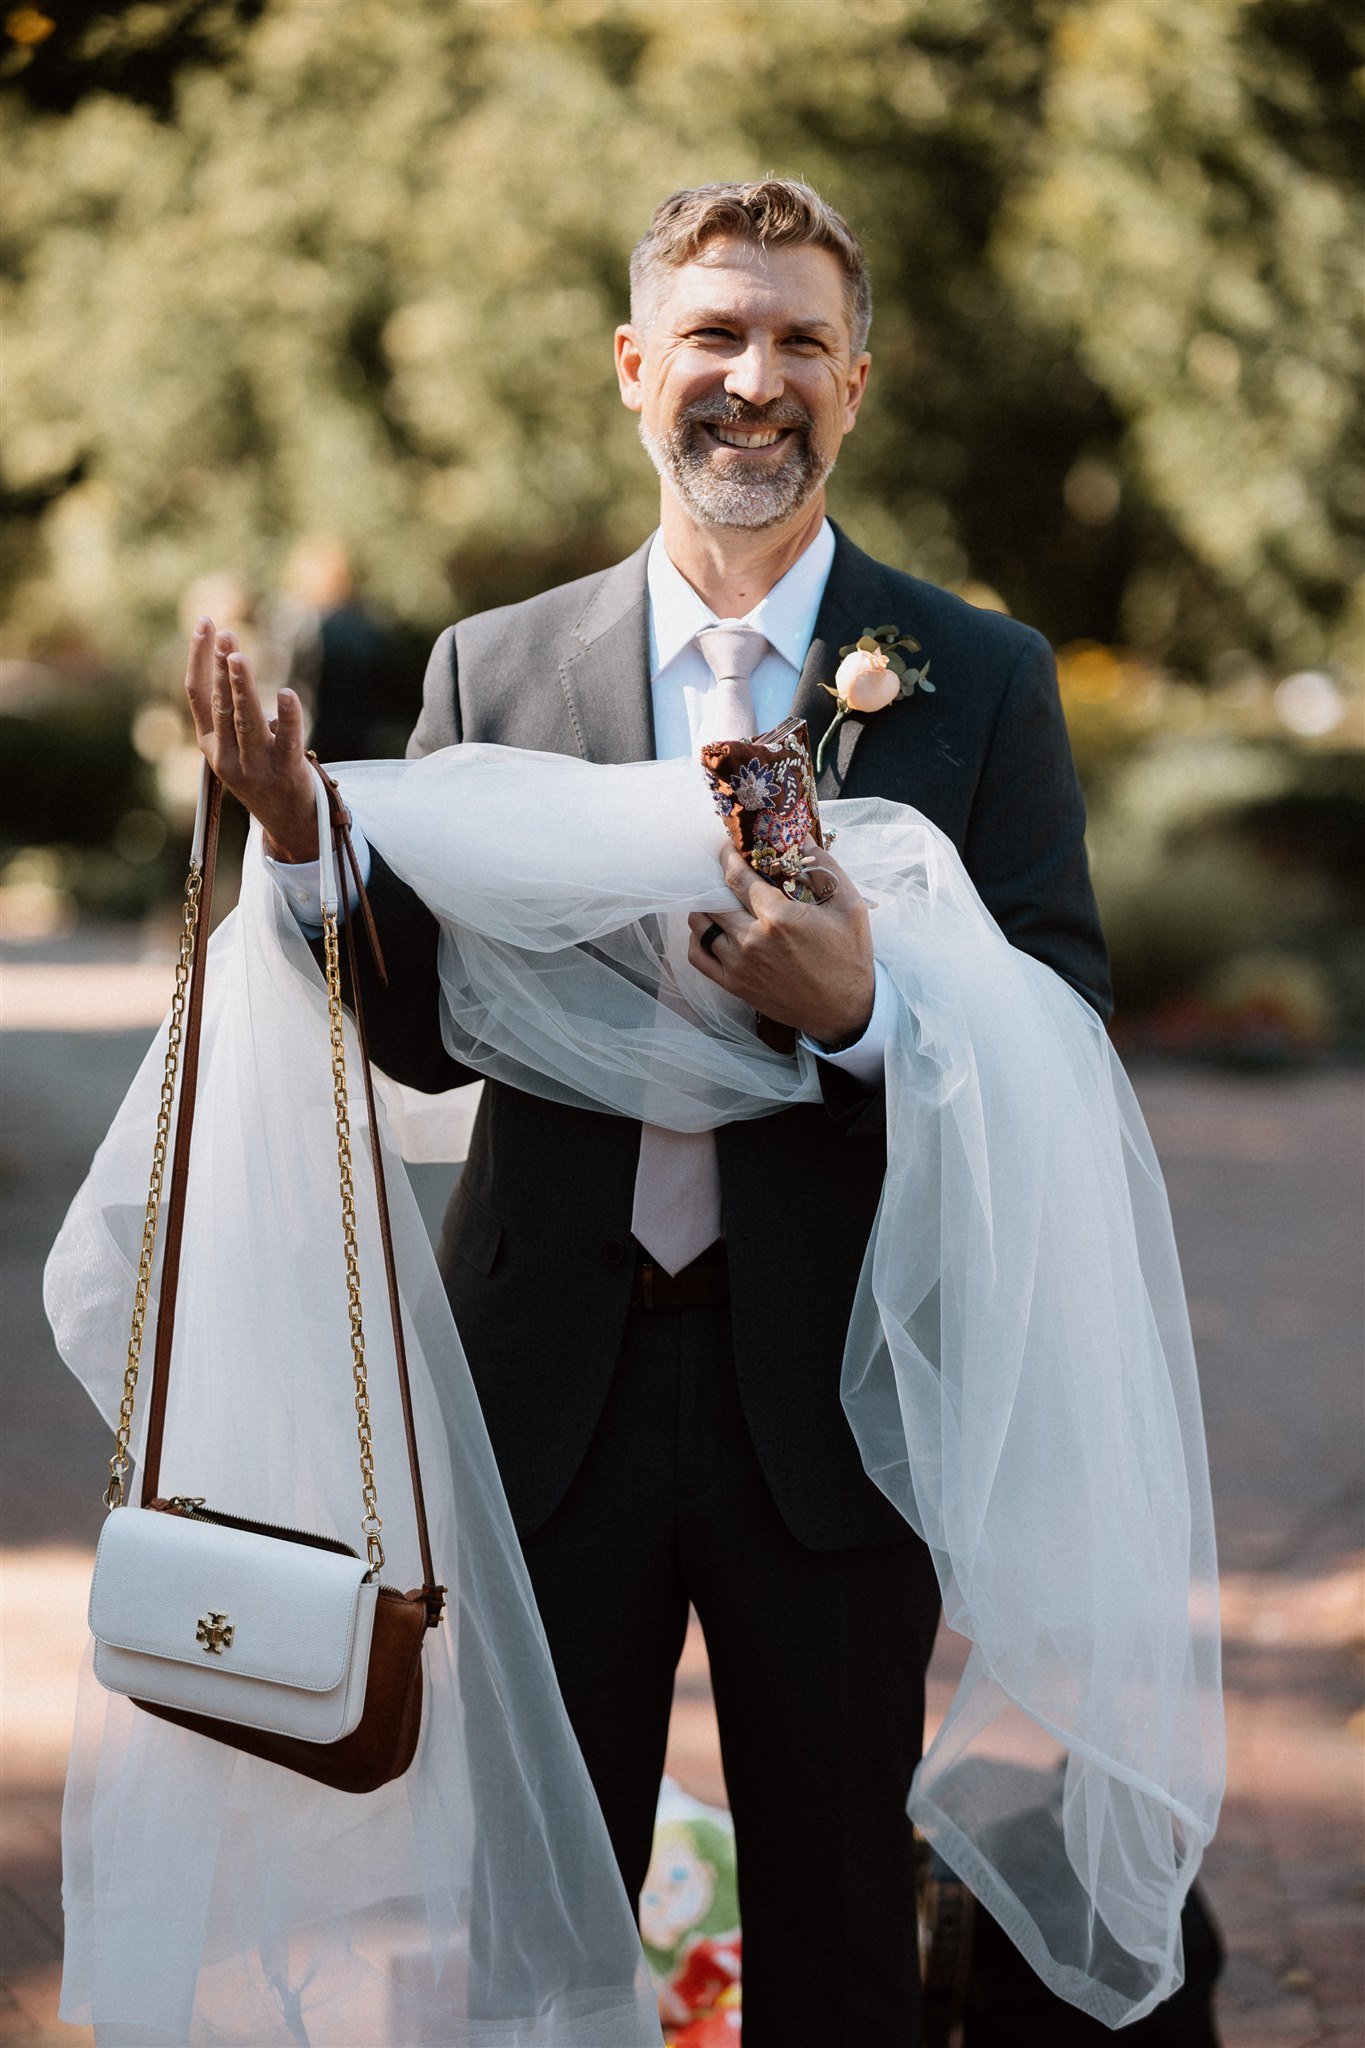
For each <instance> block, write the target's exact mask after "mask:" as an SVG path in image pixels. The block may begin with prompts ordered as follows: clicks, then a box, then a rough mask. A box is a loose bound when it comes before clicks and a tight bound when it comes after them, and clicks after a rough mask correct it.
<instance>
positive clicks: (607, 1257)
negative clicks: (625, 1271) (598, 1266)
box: [602, 1237, 628, 1266]
mask: <svg viewBox="0 0 1365 2048" xmlns="http://www.w3.org/2000/svg"><path fill="white" fill-rule="evenodd" d="M627 1250H628V1246H627V1244H626V1241H625V1239H624V1238H623V1237H609V1238H608V1239H607V1240H606V1242H605V1243H604V1245H603V1246H602V1264H603V1265H604V1266H619V1265H620V1264H621V1262H622V1261H623V1260H624V1258H625V1256H626V1252H627Z"/></svg>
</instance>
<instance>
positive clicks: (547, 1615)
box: [524, 1308, 939, 2048]
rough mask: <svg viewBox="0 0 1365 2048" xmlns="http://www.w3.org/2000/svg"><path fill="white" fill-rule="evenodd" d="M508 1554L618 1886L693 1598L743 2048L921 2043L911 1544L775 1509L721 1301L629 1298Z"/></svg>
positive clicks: (630, 1876)
mask: <svg viewBox="0 0 1365 2048" xmlns="http://www.w3.org/2000/svg"><path fill="white" fill-rule="evenodd" d="M524 1548H525V1553H526V1561H527V1565H528V1567H529V1569H530V1574H531V1579H532V1583H533V1585H534V1587H535V1592H536V1598H537V1601H538V1602H539V1605H540V1611H541V1615H542V1617H543V1619H544V1623H545V1628H546V1633H547V1635H548V1637H549V1641H550V1648H551V1651H552V1653H553V1656H554V1661H555V1668H556V1670H557V1672H558V1675H559V1680H560V1685H561V1687H562V1690H563V1694H564V1699H565V1703H566V1705H567V1707H568V1711H569V1716H570V1719H571V1720H572V1722H573V1726H574V1729H575V1731H576V1733H577V1735H578V1739H579V1742H580V1744H581V1746H582V1749H583V1754H584V1757H585V1759H586V1761H587V1765H588V1769H589V1772H590V1773H591V1776H592V1780H593V1783H594V1785H595V1786H596V1789H597V1794H598V1798H599V1800H600V1801H601V1805H602V1810H603V1813H604V1815H605V1817H606V1822H607V1826H608V1829H609V1830H610V1833H611V1839H612V1843H613V1846H614V1848H615V1851H616V1856H617V1860H618V1862H619V1864H620V1867H621V1872H622V1875H623V1877H624V1879H625V1883H626V1889H627V1892H628V1893H629V1896H630V1897H631V1899H632V1900H637V1899H638V1897H639V1893H640V1890H641V1888H642V1886H643V1883H644V1878H645V1873H646V1869H647V1867H648V1864H649V1858H650V1844H651V1836H652V1832H653V1824H654V1809H655V1802H656V1798H657V1794H658V1788H659V1781H660V1777H661V1774H662V1771H663V1764H664V1748H665V1743H666V1740H667V1735H668V1718H669V1709H670V1705H671V1702H672V1696H673V1678H674V1672H675V1669H676V1667H677V1663H678V1658H679V1655H680V1653H681V1650H682V1644H683V1637H684V1634H685V1632H686V1628H687V1618H688V1603H689V1601H691V1603H692V1604H693V1605H694V1606H695V1608H696V1610H697V1614H698V1617H699V1619H700V1621H701V1625H702V1629H703V1631H704V1634H705V1638H706V1646H707V1652H708V1656H709V1659H710V1664H711V1677H712V1684H713V1688H714V1691H715V1699H716V1712H717V1717H718V1720H719V1725H720V1739H721V1752H722V1758H723V1762H724V1767H725V1781H726V1786H727V1789H728V1793H729V1800H730V1807H731V1811H732V1813H733V1816H734V1822H735V1834H736V1844H737V1850H738V1858H739V1892H740V1915H741V1920H742V1925H743V1943H744V1963H743V1982H744V2036H743V2038H744V2042H745V2048H855V2044H856V2048H910V2044H914V2043H918V2042H919V2041H920V2038H921V2033H920V2016H919V1975H918V1962H917V1955H916V1930H915V1906H914V1879H913V1861H912V1843H911V1829H910V1823H909V1821H908V1819H907V1818H906V1814H905V1799H906V1793H907V1791H908V1788H909V1784H910V1777H911V1773H912V1772H913V1770H914V1767H915V1764H916V1762H917V1761H918V1758H919V1754H920V1747H921V1740H922V1735H923V1723H924V1669H925V1665H926V1664H927V1662H928V1658H929V1652H930V1649H931V1647H932V1644H933V1638H934V1631H935V1627H936V1625H937V1620H938V1613H939V1596H938V1586H937V1582H936V1580H935V1577H934V1571H933V1566H932V1563H931V1561H930V1558H929V1553H928V1551H927V1550H926V1549H925V1548H924V1546H923V1544H921V1543H920V1542H919V1541H918V1540H917V1539H914V1538H911V1539H910V1540H908V1541H907V1542H905V1543H903V1544H902V1543H893V1544H883V1545H878V1546H875V1547H871V1548H867V1549H856V1550H833V1551H829V1550H826V1551H816V1550H809V1549H807V1548H806V1547H805V1546H804V1545H802V1544H800V1543H798V1542H797V1541H796V1539H795V1537H793V1536H792V1535H791V1534H790V1532H789V1531H788V1529H787V1527H786V1525H785V1523H784V1522H783V1521H782V1519H781V1517H780V1516H779V1514H778V1512H777V1509H776V1507H775V1506H774V1505H773V1501H772V1497H771V1495H770V1493H769V1491H768V1488H767V1485H766V1482H765V1481H764V1478H763V1475H762V1472H761V1470H760V1467H759V1464H758V1460H757V1458H756V1456H755V1454H754V1451H753V1448H752V1445H751V1443H750V1440H749V1436H748V1431H747V1429H746V1427H745V1423H744V1417H743V1414H742V1412H741V1409H740V1404H739V1397H738V1392H737V1389H736V1384H735V1371H734V1359H733V1355H732V1350H731V1343H730V1330H729V1312H728V1310H725V1309H719V1310H716V1309H697V1308H693V1309H662V1310H660V1309H654V1310H650V1309H633V1310H632V1311H631V1312H630V1316H629V1318H628V1320H627V1325H626V1332H625V1338H624V1341H623V1343H622V1347H621V1352H620V1356H619V1358H618V1360H617V1365H616V1370H615V1375H614V1378H613V1381H612V1385H611V1390H610V1393H609V1395H608V1397H607V1403H606V1407H605V1410H604V1412H603V1415H602V1419H601V1421H600V1423H599V1425H598V1428H597V1430H596V1432H595V1434H594V1436H593V1439H592V1442H591V1445H590V1446H589V1449H588V1453H587V1456H586V1458H585V1460H584V1462H583V1464H582V1466H581V1467H580V1469H579V1471H578V1473H577V1475H576V1477H575V1479H574V1480H573V1483H572V1485H571V1486H570V1488H569V1491H568V1493H567V1495H566V1496H565V1498H564V1499H563V1501H562V1502H561V1503H560V1505H559V1507H558V1508H557V1509H556V1510H555V1512H554V1513H553V1514H552V1515H551V1516H550V1518H549V1520H548V1521H547V1522H545V1523H544V1524H543V1525H542V1526H541V1527H540V1528H539V1529H537V1530H536V1531H535V1533H534V1534H533V1535H531V1536H530V1537H529V1538H527V1539H526V1542H525V1545H524Z"/></svg>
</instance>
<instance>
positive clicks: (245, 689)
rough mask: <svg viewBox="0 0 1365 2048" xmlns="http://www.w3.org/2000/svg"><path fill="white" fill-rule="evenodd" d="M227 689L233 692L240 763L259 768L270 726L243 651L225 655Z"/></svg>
mask: <svg viewBox="0 0 1365 2048" xmlns="http://www.w3.org/2000/svg"><path fill="white" fill-rule="evenodd" d="M227 668H228V688H229V689H230V691H231V693H232V729H233V732H234V734H235V735H236V739H237V752H238V755H239V756H240V758H241V762H242V766H243V767H244V768H247V769H249V770H259V769H260V768H261V767H262V766H263V765H264V760H265V752H266V749H267V747H268V746H269V744H270V728H269V726H268V725H267V724H266V721H265V712H264V710H263V709H262V707H261V700H260V698H259V697H258V696H257V695H256V685H255V683H254V682H253V681H252V677H251V665H250V663H249V662H248V661H247V658H246V656H245V655H244V654H230V655H229V656H228V664H227Z"/></svg>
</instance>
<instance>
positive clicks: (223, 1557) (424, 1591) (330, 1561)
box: [90, 762, 445, 1792]
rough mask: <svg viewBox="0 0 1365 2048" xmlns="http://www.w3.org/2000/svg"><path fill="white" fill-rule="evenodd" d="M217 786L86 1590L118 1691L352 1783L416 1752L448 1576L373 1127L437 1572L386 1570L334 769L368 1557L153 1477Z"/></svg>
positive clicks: (103, 1668)
mask: <svg viewBox="0 0 1365 2048" xmlns="http://www.w3.org/2000/svg"><path fill="white" fill-rule="evenodd" d="M314 766H315V767H316V766H317V764H316V762H315V763H314ZM222 793H223V792H222V784H221V783H220V782H219V780H218V778H217V777H216V776H215V775H213V774H212V772H211V771H210V770H209V769H208V768H207V765H206V767H205V771H204V780H203V787H202V789H201V794H200V803H199V815H198V817H197V819H196V822H195V836H194V847H193V850H192V852H191V855H190V872H189V881H188V884H187V886H186V892H185V919H184V928H183V931H182V935H181V944H180V957H179V960H178V962H177V966H176V982H175V996H174V1000H173V1002H172V1006H171V1025H170V1033H169V1038H168V1043H167V1051H166V1073H165V1081H164V1085H163V1087H162V1091H161V1106H160V1111H159V1114H158V1117H157V1132H156V1144H155V1148H154V1151H153V1159H152V1175H151V1187H150V1191H149V1193H148V1198H147V1213H146V1220H145V1225H144V1230H143V1238H142V1252H141V1258H140V1260H139V1265H138V1278H137V1287H136V1291H135V1296H134V1305H133V1322H132V1330H131V1333H130V1336H129V1340H128V1365H127V1370H126V1373H125V1376H124V1390H123V1401H122V1404H121V1407H120V1412H119V1425H118V1437H117V1442H116V1444H115V1448H114V1455H113V1457H112V1458H111V1459H110V1461H109V1469H110V1474H111V1477H110V1481H109V1485H108V1488H107V1489H106V1492H105V1504H106V1506H108V1507H109V1508H110V1509H111V1511H112V1512H111V1513H110V1515H109V1518H108V1520H107V1521H106V1523H105V1525H104V1529H103V1531H102V1532H101V1535H100V1541H99V1546H98V1549H97V1551H96V1555H95V1573H94V1579H93V1581H92V1584H91V1588H90V1628H91V1632H92V1634H93V1635H94V1637H95V1676H96V1678H97V1679H98V1680H99V1682H100V1683H101V1685H104V1686H106V1687H108V1689H109V1690H110V1691H111V1692H120V1693H125V1694H127V1695H128V1697H129V1698H130V1699H132V1700H133V1702H134V1704H135V1705H137V1706H139V1707H142V1708H145V1709H146V1711H147V1712H149V1713H152V1714H155V1715H157V1716H158V1717H159V1718H161V1719H163V1720H171V1721H175V1722H177V1723H179V1724H180V1725H181V1726H183V1727H187V1728H191V1729H193V1730H194V1731H195V1732H196V1733H198V1734H201V1735H207V1736H209V1737H210V1738H211V1739H212V1740H214V1741H217V1742H222V1743H226V1744H228V1745H230V1746H231V1747H233V1748H236V1749H242V1750H246V1751H248V1752H249V1753H250V1754H252V1755H255V1756H261V1757H265V1758H267V1759H268V1760H269V1761H271V1762H273V1763H278V1764H282V1765H284V1766H285V1767H286V1768H287V1769H290V1770H294V1771H298V1772H300V1773H302V1774H303V1775H304V1776H306V1777H310V1778H314V1779H316V1780H318V1781H319V1782H320V1783H323V1784H327V1785H332V1786H334V1787H336V1788H337V1789H338V1790H340V1791H347V1792H367V1791H373V1790H374V1789H375V1788H376V1787H378V1786H379V1785H383V1784H387V1783H388V1782H389V1780H390V1779H392V1778H395V1777H398V1776H400V1775H401V1774H402V1773H403V1772H404V1771H405V1770H406V1769H407V1767H408V1765H409V1764H410V1763H411V1761H412V1758H413V1755H414V1753H415V1750H416V1746H417V1737H418V1734H419V1732H420V1728H421V1714H422V1655H421V1653H422V1643H423V1640H424V1637H425V1634H426V1631H427V1629H428V1628H434V1627H435V1626H436V1624H437V1622H438V1621H439V1620H440V1618H441V1613H442V1609H443V1606H444V1593H445V1589H444V1587H441V1586H437V1585H436V1584H435V1583H434V1572H433V1567H432V1559H431V1546H430V1540H429V1537H428V1533H427V1524H426V1513H425V1509H424V1505H423V1499H422V1484H421V1472H420V1469H419V1465H418V1458H417V1439H416V1431H415V1427H414V1424H413V1415H412V1398H411V1391H410V1388H409V1385H408V1373H407V1359H406V1354H405V1347H404V1341H403V1329H402V1315H401V1311H400V1308H399V1301H398V1282H397V1275H396V1273H395V1270H394V1265H393V1253H392V1243H391V1238H390V1232H389V1227H388V1204H387V1197H386V1192H385V1187H384V1173H383V1163H382V1158H381V1154H380V1147H379V1144H378V1141H377V1139H376V1141H375V1143H374V1144H373V1146H372V1147H371V1152H372V1157H373V1163H374V1174H375V1192H376V1198H377V1202H378V1209H379V1218H380V1235H381V1239H382V1243H383V1251H384V1263H385V1272H386V1277H387V1280H388V1292H389V1307H390V1311H391V1315H392V1321H393V1333H394V1348H395V1354H396V1360H397V1365H398V1383H399V1393H400V1397H401V1401H402V1408H403V1419H404V1424H405V1427H406V1433H407V1445H408V1461H409V1467H410V1472H411V1478H412V1487H413V1499H414V1505H415V1508H416V1517H417V1534H418V1540H419V1544H420V1548H421V1553H422V1566H423V1571H424V1573H425V1583H424V1584H423V1585H422V1586H421V1587H420V1588H418V1589H417V1590H416V1591H414V1592H409V1593H403V1592H399V1591H397V1590H395V1589H394V1588H392V1587H389V1586H381V1585H380V1584H379V1572H380V1569H381V1567H382V1565H383V1562H384V1548H383V1543H382V1540H381V1535H380V1531H381V1527H382V1525H381V1522H380V1518H379V1508H378V1502H377V1499H376V1496H375V1487H374V1455H373V1450H372V1448H371V1442H370V1421H369V1393H368V1387H367V1377H366V1363H365V1335H364V1324H363V1318H362V1315H361V1303H360V1278H359V1273H360V1266H359V1252H358V1244H357V1238H356V1224H355V1203H354V1187H353V1183H352V1169H351V1143H350V1120H349V1112H348V1108H347V1092H346V1049H345V1033H344V1028H343V1023H342V1011H341V974H340V953H339V947H338V909H339V902H340V892H339V889H338V877H337V869H338V866H339V864H340V862H341V860H342V859H343V858H345V859H347V860H349V861H350V864H351V869H352V873H353V875H355V879H356V881H357V884H358V882H359V876H358V874H357V873H356V866H355V855H354V852H353V850H352V848H351V846H350V842H349V837H348V835H347V832H346V829H345V825H346V821H345V812H344V810H343V809H342V806H341V802H340V796H339V793H338V792H337V789H336V785H335V784H334V783H332V782H331V780H330V778H328V777H326V776H325V775H324V774H323V773H322V770H321V769H320V768H319V769H318V770H317V803H318V842H319V854H320V869H321V892H322V909H323V942H324V953H325V959H326V972H327V997H328V1011H329V1016H330V1027H331V1052H332V1079H333V1093H334V1096H335V1101H336V1142H337V1155H338V1166H339V1175H340V1192H341V1216H342V1231H343V1237H344V1240H345V1252H346V1285H347V1294H348V1302H349V1312H350V1327H351V1350H352V1359H351V1366H352V1374H353V1378H354V1381H355V1393H356V1417H357V1434H358V1440H359V1450H360V1484H361V1499H362V1503H363V1507H364V1514H363V1517H362V1520H361V1531H362V1533H363V1535H364V1538H365V1555H364V1556H363V1557H362V1556H359V1555H357V1553H356V1552H355V1551H354V1550H352V1549H351V1548H350V1547H349V1545H347V1544H346V1543H343V1542H341V1541H339V1540H338V1539H337V1538H336V1537H332V1536H322V1535H317V1534H314V1533H312V1532H310V1531H307V1530H298V1529H289V1528H284V1527H280V1526H278V1525H275V1524H273V1523H268V1522H257V1521H252V1520H248V1519H247V1518H245V1517H241V1516H236V1515H231V1514H225V1513H223V1512H221V1511H217V1510H214V1509H212V1508H209V1507H207V1506H206V1505H205V1503H204V1501H203V1500H201V1499H198V1498H194V1499H190V1498H186V1497H184V1496H181V1495H172V1496H171V1497H170V1498H168V1499H162V1498H161V1497H160V1496H159V1495H158V1492H157V1486H158V1480H159V1476H160V1466H161V1447H162V1439H163V1435H164V1430H165V1420H166V1402H167V1392H168V1387H169V1380H170V1363H171V1349H172V1338H173V1331H174V1325H175V1302H176V1288H177V1282H178V1276H179V1264H180V1239H181V1229H182V1225H183V1221H184V1210H185V1191H186V1185H187V1181H188V1174H189V1158H190V1138H191V1132H192V1129H193V1122H194V1097H195V1082H196V1074H197V1066H198V1044H199V1025H200V1019H201V1017H202V1013H203V994H204V965H205V958H206V952H207V934H208V922H209V908H210V903H211V901H212V893H213V875H214V868H215V865H216V858H217V844H218V823H219V815H220V811H221V805H222ZM361 903H362V907H363V909H364V913H365V917H366V922H367V925H368V926H369V930H370V936H371V943H372V944H373V945H374V947H375V954H376V961H377V963H378V966H379V970H380V972H381V974H382V972H383V963H382V959H381V958H380V956H379V953H378V942H377V939H376V938H375V935H374V931H373V923H372V920H370V918H369V908H368V905H367V904H365V903H364V899H363V892H362V893H361ZM345 931H346V943H347V950H348V954H349V958H350V966H351V981H352V1000H353V1005H354V1008H355V1014H356V1026H357V1031H358V1034H359V1038H360V1048H361V1055H362V1069H363V1076H364V1083H365V1096H366V1104H367V1108H368V1111H369V1118H370V1127H371V1130H373V1129H374V1128H375V1109H374V1096H373V1088H372V1083H371V1079H370V1067H369V1054H368V1047H367V1042H366V1036H365V1022H364V1016H363V1012H362V1009H361V1004H360V992H359V983H358V978H357V962H356V951H355V943H354V936H353V931H352V922H351V918H350V917H349V916H348V917H347V918H346V921H345ZM182 1061H183V1068H184V1089H183V1100H182V1102H181V1106H180V1114H179V1117H178V1119H177V1122H176V1129H175V1143H174V1153H173V1157H172V1161H171V1174H170V1190H169V1199H168V1203H167V1224H166V1246H165V1256H164V1261H163V1269H162V1276H161V1291H160V1298H159V1307H158V1313H157V1332H156V1355H155V1360H154V1365H153V1376H152V1394H151V1405H150V1414H149V1418H148V1427H147V1441H146V1445H145V1448H144V1452H143V1459H142V1505H141V1506H140V1507H136V1508H134V1507H130V1506H127V1505H125V1503H124V1477H125V1475H126V1473H127V1471H128V1447H129V1442H130V1438H131V1432H132V1421H133V1400H134V1394H135V1392H136V1388H137V1379H138V1370H139V1363H140V1358H141V1348H142V1331H143V1324H144V1322H145V1319H146V1313H147V1304H148V1299H149V1293H150V1285H151V1268H152V1257H153V1252H154V1249H155V1245H156V1238H157V1225H158V1219H159V1214H160V1207H161V1189H162V1177H163V1173H164V1170H165V1165H166V1155H167V1149H168V1145H169V1141H170V1122H171V1109H172V1105H173V1104H174V1101H175V1094H176V1079H177V1073H178V1070H179V1068H180V1066H181V1064H182Z"/></svg>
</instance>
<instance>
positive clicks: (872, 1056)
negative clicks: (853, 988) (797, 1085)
mask: <svg viewBox="0 0 1365 2048" xmlns="http://www.w3.org/2000/svg"><path fill="white" fill-rule="evenodd" d="M872 967H873V972H874V974H875V976H876V982H877V988H876V994H875V995H874V997H873V999H872V1015H871V1016H870V1017H869V1018H868V1020H867V1029H866V1031H864V1033H863V1035H862V1037H861V1038H858V1039H855V1040H854V1042H853V1044H852V1045H846V1046H845V1047H844V1048H843V1050H842V1052H827V1051H826V1049H825V1047H824V1046H823V1045H821V1043H820V1041H819V1039H818V1038H808V1037H807V1036H806V1033H805V1032H804V1031H803V1032H802V1033H801V1043H802V1045H804V1046H805V1048H806V1050H807V1052H813V1053H814V1054H815V1056H816V1058H817V1059H821V1060H828V1062H829V1064H830V1066H832V1067H842V1068H843V1070H844V1072H845V1073H846V1074H851V1075H852V1076H853V1079H854V1080H855V1081H861V1082H862V1084H863V1086H864V1087H865V1088H878V1087H880V1086H881V1083H882V1081H883V1079H884V1078H885V1074H886V1044H887V1040H888V1039H889V1038H890V1036H891V1019H892V1017H893V1015H894V1014H895V989H894V988H893V986H892V982H891V977H890V975H889V974H888V973H887V972H886V970H885V968H884V967H883V966H882V963H881V961H880V960H874V961H873V963H872Z"/></svg>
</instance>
